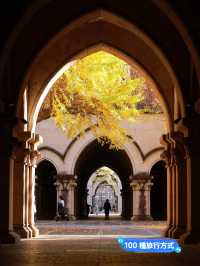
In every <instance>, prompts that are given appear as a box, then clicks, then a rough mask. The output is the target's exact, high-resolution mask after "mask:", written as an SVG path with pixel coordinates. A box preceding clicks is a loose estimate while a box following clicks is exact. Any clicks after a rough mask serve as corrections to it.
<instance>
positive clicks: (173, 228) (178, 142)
mask: <svg viewBox="0 0 200 266" xmlns="http://www.w3.org/2000/svg"><path fill="white" fill-rule="evenodd" d="M161 142H162V143H163V144H164V146H165V151H164V153H163V154H162V157H163V158H164V159H165V161H166V166H167V182H168V183H167V210H168V212H167V216H168V228H167V230H166V232H165V236H167V237H171V238H177V239H178V238H180V236H181V235H182V234H184V233H185V232H186V227H187V219H186V217H187V210H186V208H185V206H186V202H187V166H186V148H185V144H184V136H183V134H182V133H181V132H171V133H170V134H168V135H165V136H163V139H162V141H161Z"/></svg>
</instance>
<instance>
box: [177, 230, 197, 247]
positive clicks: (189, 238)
mask: <svg viewBox="0 0 200 266" xmlns="http://www.w3.org/2000/svg"><path fill="white" fill-rule="evenodd" d="M179 242H180V243H181V244H197V243H200V231H199V230H198V231H188V232H186V233H184V234H183V235H181V236H180V238H179Z"/></svg>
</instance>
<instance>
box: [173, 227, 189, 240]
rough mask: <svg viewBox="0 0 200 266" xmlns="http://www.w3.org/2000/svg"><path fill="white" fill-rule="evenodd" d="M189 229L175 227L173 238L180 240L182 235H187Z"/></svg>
mask: <svg viewBox="0 0 200 266" xmlns="http://www.w3.org/2000/svg"><path fill="white" fill-rule="evenodd" d="M186 231H187V229H186V228H185V227H181V226H175V228H174V229H173V230H171V237H172V238H175V239H179V238H180V236H181V235H183V234H185V233H186Z"/></svg>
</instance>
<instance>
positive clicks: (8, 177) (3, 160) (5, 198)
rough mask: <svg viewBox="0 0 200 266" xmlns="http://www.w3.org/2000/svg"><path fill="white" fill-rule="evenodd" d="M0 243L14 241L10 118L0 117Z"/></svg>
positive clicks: (17, 237)
mask: <svg viewBox="0 0 200 266" xmlns="http://www.w3.org/2000/svg"><path fill="white" fill-rule="evenodd" d="M0 125H1V127H0V147H1V151H0V165H1V172H0V210H1V213H0V244H1V243H15V242H17V241H19V236H18V235H17V234H15V233H14V232H13V157H12V148H13V147H12V144H13V141H14V139H13V138H12V127H13V121H12V119H7V118H2V117H1V118H0Z"/></svg>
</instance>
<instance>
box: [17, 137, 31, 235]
mask: <svg viewBox="0 0 200 266" xmlns="http://www.w3.org/2000/svg"><path fill="white" fill-rule="evenodd" d="M31 137H32V134H31V132H23V133H22V134H21V135H20V136H19V141H20V144H19V145H18V146H17V147H16V149H15V152H14V155H15V160H14V188H13V202H14V208H13V225H14V231H15V232H16V233H18V234H19V235H20V236H21V237H22V238H29V237H31V236H32V230H31V229H30V228H29V227H28V209H29V204H28V194H29V163H30V162H29V159H30V158H29V153H30V150H29V149H28V144H27V141H28V140H29V139H30V138H31Z"/></svg>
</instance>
